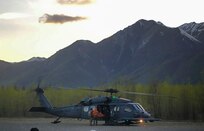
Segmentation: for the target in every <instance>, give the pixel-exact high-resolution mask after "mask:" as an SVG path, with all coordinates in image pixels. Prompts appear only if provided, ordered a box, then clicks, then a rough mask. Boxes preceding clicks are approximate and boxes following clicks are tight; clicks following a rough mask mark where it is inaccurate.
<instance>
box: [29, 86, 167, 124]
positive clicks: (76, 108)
mask: <svg viewBox="0 0 204 131" xmlns="http://www.w3.org/2000/svg"><path fill="white" fill-rule="evenodd" d="M85 90H90V91H99V92H106V93H110V96H98V97H94V98H85V99H83V100H81V101H80V102H79V103H78V104H75V105H70V106H66V107H53V106H52V105H51V104H50V103H49V101H48V100H47V98H46V97H45V95H44V90H43V89H42V88H40V87H39V85H38V87H37V88H36V89H35V91H36V94H37V96H38V98H39V101H40V104H41V107H32V108H31V109H30V110H29V111H30V112H44V113H48V114H51V115H54V116H57V117H58V118H57V119H56V120H55V121H53V122H52V123H54V124H56V123H60V122H61V121H60V118H77V119H88V120H90V125H93V123H92V120H95V121H98V120H100V121H105V124H107V125H116V124H125V125H130V124H138V123H142V122H154V121H159V120H160V119H158V118H153V117H151V114H150V113H148V112H147V111H146V110H145V109H144V108H143V107H142V105H140V104H139V103H135V102H133V101H132V100H129V99H125V98H118V97H115V96H113V94H114V93H118V92H119V90H117V89H105V90H100V89H85ZM122 93H127V94H136V95H146V96H158V95H156V94H149V93H137V92H128V91H122ZM160 96H161V95H160ZM168 97H169V96H168ZM94 108H96V109H97V110H98V112H100V113H101V114H103V116H102V117H98V118H97V117H96V118H93V116H92V111H93V109H94ZM94 124H95V125H96V124H97V122H95V123H94Z"/></svg>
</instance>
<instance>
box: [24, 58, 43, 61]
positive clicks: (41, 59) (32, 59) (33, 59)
mask: <svg viewBox="0 0 204 131" xmlns="http://www.w3.org/2000/svg"><path fill="white" fill-rule="evenodd" d="M45 60H46V58H44V57H32V58H30V59H29V60H27V61H25V62H40V61H45Z"/></svg>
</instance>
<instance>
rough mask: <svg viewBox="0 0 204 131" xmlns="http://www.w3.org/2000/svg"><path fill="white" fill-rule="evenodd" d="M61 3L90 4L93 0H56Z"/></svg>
mask: <svg viewBox="0 0 204 131" xmlns="http://www.w3.org/2000/svg"><path fill="white" fill-rule="evenodd" d="M57 2H58V3H59V4H62V5H85V4H90V3H92V2H93V0H57Z"/></svg>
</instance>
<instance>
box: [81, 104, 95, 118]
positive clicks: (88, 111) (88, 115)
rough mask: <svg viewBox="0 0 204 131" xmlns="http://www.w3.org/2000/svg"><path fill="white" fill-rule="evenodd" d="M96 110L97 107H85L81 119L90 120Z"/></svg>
mask: <svg viewBox="0 0 204 131" xmlns="http://www.w3.org/2000/svg"><path fill="white" fill-rule="evenodd" d="M93 108H95V106H83V107H82V111H81V112H82V113H81V114H82V115H81V118H82V119H90V118H91V110H92V109H93Z"/></svg>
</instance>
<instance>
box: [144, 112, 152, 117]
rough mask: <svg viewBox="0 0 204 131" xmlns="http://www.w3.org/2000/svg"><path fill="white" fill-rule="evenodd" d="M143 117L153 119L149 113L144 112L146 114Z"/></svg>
mask: <svg viewBox="0 0 204 131" xmlns="http://www.w3.org/2000/svg"><path fill="white" fill-rule="evenodd" d="M143 116H144V117H145V118H149V117H151V115H150V114H149V113H148V112H144V113H143Z"/></svg>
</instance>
